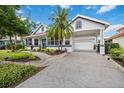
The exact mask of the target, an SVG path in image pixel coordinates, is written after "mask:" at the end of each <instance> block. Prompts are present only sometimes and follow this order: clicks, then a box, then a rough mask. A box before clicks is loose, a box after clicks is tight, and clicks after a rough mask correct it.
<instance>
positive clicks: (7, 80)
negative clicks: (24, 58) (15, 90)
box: [0, 64, 38, 88]
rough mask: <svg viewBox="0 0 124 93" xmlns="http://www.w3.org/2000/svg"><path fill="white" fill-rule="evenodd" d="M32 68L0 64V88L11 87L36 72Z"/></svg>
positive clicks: (35, 69) (34, 68)
mask: <svg viewBox="0 0 124 93" xmlns="http://www.w3.org/2000/svg"><path fill="white" fill-rule="evenodd" d="M37 70H38V69H37V68H36V67H34V66H26V65H17V64H0V87H1V88H3V87H12V86H14V85H15V84H18V83H19V82H21V81H22V80H23V79H26V78H28V77H29V76H31V75H33V74H35V73H36V72H37Z"/></svg>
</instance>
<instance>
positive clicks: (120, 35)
mask: <svg viewBox="0 0 124 93" xmlns="http://www.w3.org/2000/svg"><path fill="white" fill-rule="evenodd" d="M107 41H111V42H113V43H118V44H119V45H120V46H121V47H124V27H121V28H119V29H118V30H117V34H116V35H113V36H112V37H110V38H108V39H107Z"/></svg>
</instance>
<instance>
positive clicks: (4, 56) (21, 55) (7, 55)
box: [0, 50, 36, 61]
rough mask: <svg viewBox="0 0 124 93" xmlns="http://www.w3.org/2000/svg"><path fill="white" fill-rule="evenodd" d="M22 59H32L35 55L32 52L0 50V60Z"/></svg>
mask: <svg viewBox="0 0 124 93" xmlns="http://www.w3.org/2000/svg"><path fill="white" fill-rule="evenodd" d="M22 59H27V60H34V59H36V57H35V55H33V54H32V53H27V52H20V51H18V52H11V51H9V50H0V61H4V60H10V61H15V60H22Z"/></svg>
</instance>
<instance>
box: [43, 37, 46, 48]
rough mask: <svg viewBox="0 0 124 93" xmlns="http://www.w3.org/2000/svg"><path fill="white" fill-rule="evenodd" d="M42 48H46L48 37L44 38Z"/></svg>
mask: <svg viewBox="0 0 124 93" xmlns="http://www.w3.org/2000/svg"><path fill="white" fill-rule="evenodd" d="M42 48H46V39H42Z"/></svg>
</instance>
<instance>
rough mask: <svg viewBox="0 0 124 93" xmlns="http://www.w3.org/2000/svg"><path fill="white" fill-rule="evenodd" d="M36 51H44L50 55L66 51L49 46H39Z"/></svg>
mask: <svg viewBox="0 0 124 93" xmlns="http://www.w3.org/2000/svg"><path fill="white" fill-rule="evenodd" d="M33 51H34V52H44V53H46V54H48V55H59V54H62V53H64V52H66V51H61V50H58V49H56V50H54V49H49V48H44V49H40V48H37V49H34V50H33Z"/></svg>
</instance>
